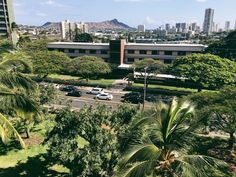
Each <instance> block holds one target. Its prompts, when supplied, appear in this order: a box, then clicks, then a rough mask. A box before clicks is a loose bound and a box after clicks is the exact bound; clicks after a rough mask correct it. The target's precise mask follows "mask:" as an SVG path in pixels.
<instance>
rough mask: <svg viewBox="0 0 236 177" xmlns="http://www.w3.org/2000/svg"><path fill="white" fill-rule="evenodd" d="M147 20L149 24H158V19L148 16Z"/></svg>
mask: <svg viewBox="0 0 236 177" xmlns="http://www.w3.org/2000/svg"><path fill="white" fill-rule="evenodd" d="M145 22H146V23H147V24H148V25H152V24H157V20H155V19H153V18H151V17H149V16H147V17H146V19H145Z"/></svg>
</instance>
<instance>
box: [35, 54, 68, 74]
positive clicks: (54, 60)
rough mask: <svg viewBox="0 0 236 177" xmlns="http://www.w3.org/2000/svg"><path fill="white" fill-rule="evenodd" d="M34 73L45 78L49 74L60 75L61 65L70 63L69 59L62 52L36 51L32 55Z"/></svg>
mask: <svg viewBox="0 0 236 177" xmlns="http://www.w3.org/2000/svg"><path fill="white" fill-rule="evenodd" d="M31 60H32V63H33V69H34V73H35V74H38V76H39V77H41V78H45V77H47V76H48V75H49V74H55V73H60V71H62V69H63V63H66V62H68V61H70V58H69V57H68V56H67V55H66V54H65V53H63V52H57V51H38V52H35V53H34V54H32V58H31Z"/></svg>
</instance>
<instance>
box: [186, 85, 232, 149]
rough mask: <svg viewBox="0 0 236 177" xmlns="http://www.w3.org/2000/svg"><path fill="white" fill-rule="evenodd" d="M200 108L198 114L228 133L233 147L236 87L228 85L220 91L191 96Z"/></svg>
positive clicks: (211, 125) (230, 144)
mask: <svg viewBox="0 0 236 177" xmlns="http://www.w3.org/2000/svg"><path fill="white" fill-rule="evenodd" d="M189 99H191V100H192V101H193V102H195V103H196V105H197V108H198V114H197V115H198V116H199V117H200V118H205V122H206V125H208V126H210V127H214V129H217V130H221V131H223V132H225V133H228V135H229V140H228V147H229V148H230V149H232V148H233V145H234V143H235V138H234V134H235V133H236V89H235V88H234V87H227V88H224V89H222V90H220V92H202V93H197V94H193V95H190V96H189Z"/></svg>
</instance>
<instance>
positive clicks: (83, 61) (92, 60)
mask: <svg viewBox="0 0 236 177" xmlns="http://www.w3.org/2000/svg"><path fill="white" fill-rule="evenodd" d="M69 70H70V72H71V73H72V74H75V75H80V76H82V77H83V78H85V79H86V80H87V81H88V80H89V78H91V77H96V78H97V77H99V75H101V74H108V73H110V72H111V67H110V65H109V64H108V63H106V62H105V61H104V60H103V59H102V58H98V57H94V56H83V57H77V58H75V59H73V60H72V61H71V62H70V63H69Z"/></svg>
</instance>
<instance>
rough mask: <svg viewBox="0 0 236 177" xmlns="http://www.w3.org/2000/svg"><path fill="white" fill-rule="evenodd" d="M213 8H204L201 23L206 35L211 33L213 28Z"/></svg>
mask: <svg viewBox="0 0 236 177" xmlns="http://www.w3.org/2000/svg"><path fill="white" fill-rule="evenodd" d="M213 18H214V9H211V8H209V9H206V11H205V18H204V23H203V32H204V33H205V34H207V35H209V34H211V32H212V30H213Z"/></svg>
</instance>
